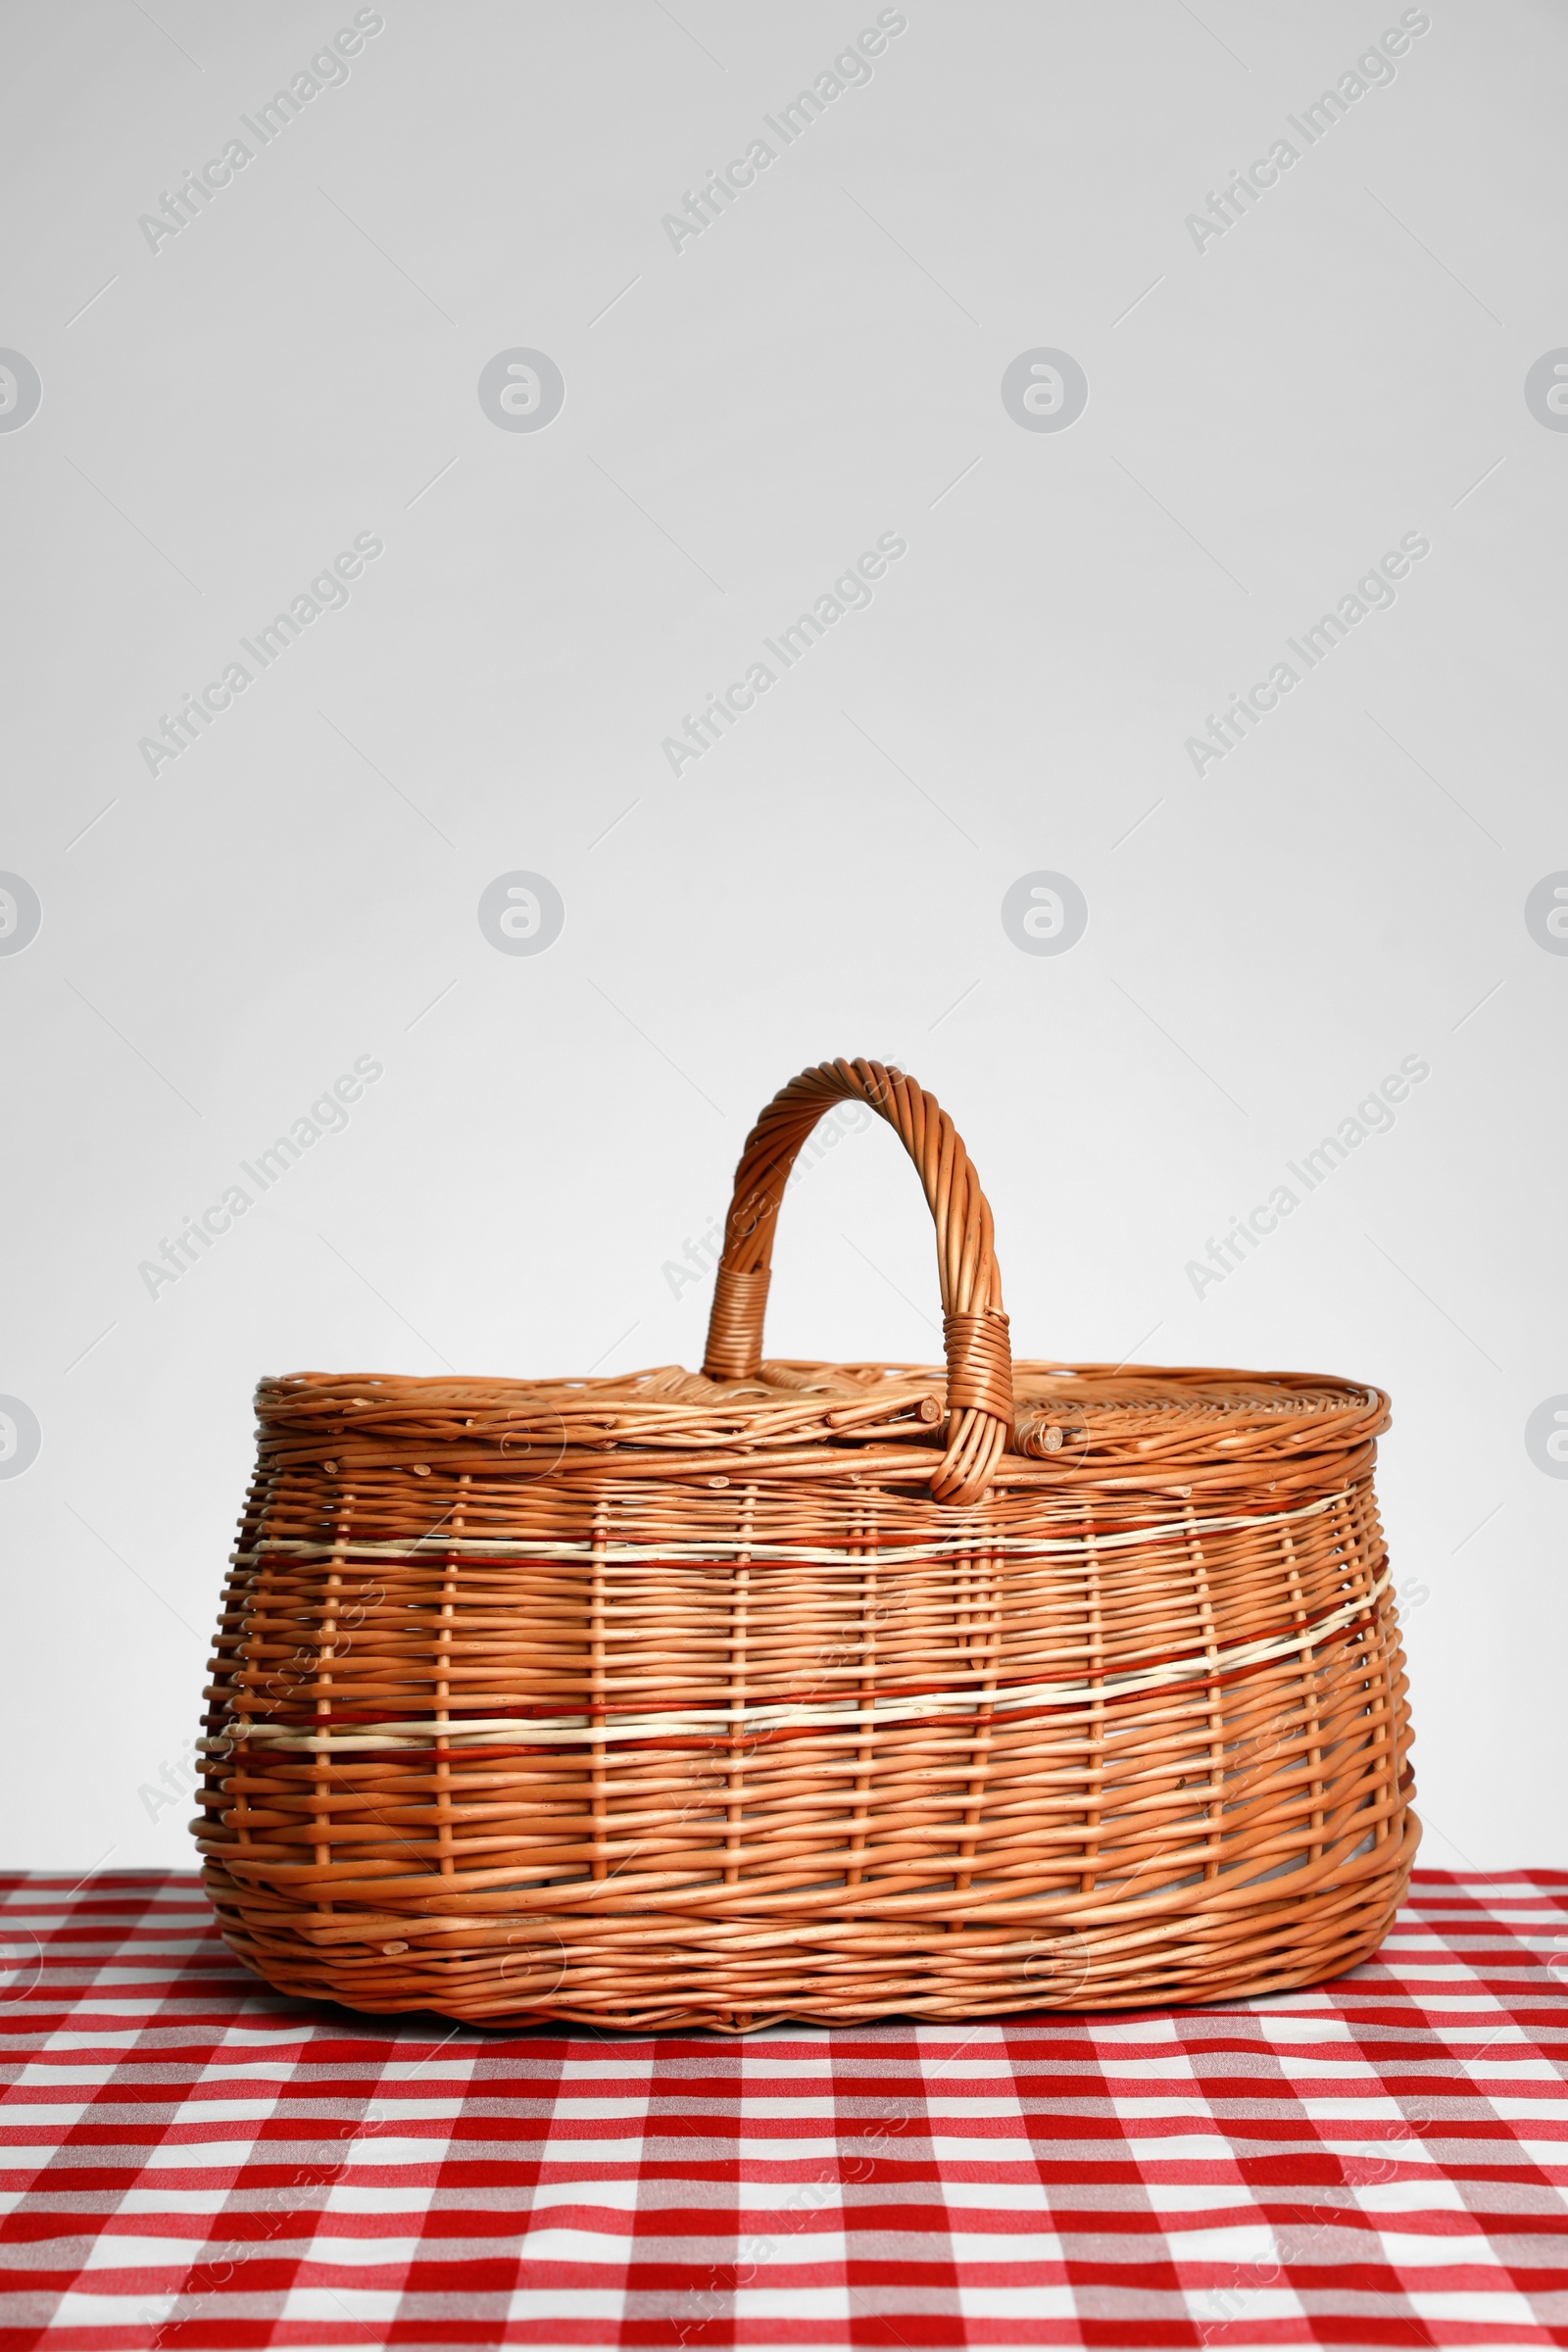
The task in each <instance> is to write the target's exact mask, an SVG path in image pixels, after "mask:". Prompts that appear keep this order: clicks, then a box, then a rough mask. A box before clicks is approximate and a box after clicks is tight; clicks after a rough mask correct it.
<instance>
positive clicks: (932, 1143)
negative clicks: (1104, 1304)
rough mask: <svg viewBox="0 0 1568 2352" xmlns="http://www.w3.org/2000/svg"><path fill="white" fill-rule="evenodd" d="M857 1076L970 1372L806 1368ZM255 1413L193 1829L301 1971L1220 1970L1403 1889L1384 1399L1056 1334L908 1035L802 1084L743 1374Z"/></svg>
mask: <svg viewBox="0 0 1568 2352" xmlns="http://www.w3.org/2000/svg"><path fill="white" fill-rule="evenodd" d="M839 1102H852V1103H862V1104H864V1105H865V1106H866V1107H867V1108H869V1109H870V1110H872V1111H874V1112H875V1113H876V1115H877V1116H878V1117H879V1118H881V1119H883V1120H885V1121H886V1123H887V1124H888V1126H889V1127H891V1128H892V1130H893V1131H894V1133H895V1134H896V1135H897V1136H898V1138H899V1140H900V1142H901V1143H902V1144H903V1145H904V1147H905V1150H906V1151H907V1153H908V1156H909V1158H910V1159H911V1160H912V1162H913V1164H914V1167H915V1169H916V1171H917V1173H918V1175H919V1179H920V1183H921V1186H922V1189H923V1191H924V1194H925V1198H926V1201H927V1204H928V1206H929V1208H930V1211H931V1216H932V1222H933V1226H934V1229H935V1234H936V1246H937V1248H936V1254H937V1274H938V1281H939V1287H940V1292H941V1298H942V1309H943V1337H944V1344H945V1348H946V1358H947V1360H946V1365H945V1367H943V1368H934V1367H931V1366H927V1365H914V1364H901V1363H855V1364H823V1363H814V1362H812V1363H792V1362H783V1361H779V1360H769V1359H767V1358H765V1357H764V1355H763V1351H762V1326H763V1317H764V1313H765V1308H766V1302H767V1288H768V1281H769V1269H770V1266H771V1263H772V1251H773V1243H774V1238H775V1233H776V1227H777V1221H778V1211H779V1206H780V1203H781V1201H782V1200H783V1198H784V1188H785V1185H786V1183H787V1181H788V1177H789V1173H790V1170H791V1168H792V1167H793V1165H794V1162H795V1158H796V1155H797V1153H798V1152H800V1150H801V1147H802V1145H803V1143H804V1142H805V1141H806V1138H807V1137H808V1135H809V1133H810V1130H811V1128H812V1126H813V1125H814V1123H815V1121H816V1120H817V1119H818V1118H819V1117H820V1116H821V1114H822V1112H823V1111H824V1110H825V1109H827V1108H828V1107H830V1106H831V1105H832V1104H833V1103H839ZM257 1411H258V1415H259V1418H260V1422H261V1446H260V1453H259V1459H258V1471H257V1478H256V1482H255V1485H254V1487H253V1489H252V1493H251V1498H250V1501H249V1503H248V1505H247V1510H246V1516H245V1519H244V1521H243V1523H242V1527H241V1533H240V1541H239V1545H238V1548H237V1549H236V1551H235V1554H234V1559H233V1566H232V1572H231V1575H230V1579H229V1585H228V1591H227V1593H226V1594H225V1599H224V1607H223V1614H222V1617H221V1623H220V1632H219V1640H218V1642H217V1646H216V1651H215V1656H214V1663H213V1679H212V1686H211V1690H210V1693H209V1697H210V1713H209V1716H208V1720H207V1733H208V1738H207V1743H206V1755H207V1767H206V1771H207V1781H206V1789H205V1793H204V1796H203V1799H202V1803H203V1809H204V1816H205V1818H204V1820H203V1822H202V1823H201V1825H200V1826H199V1838H200V1843H201V1847H202V1851H203V1853H204V1855H205V1857H206V1882H207V1886H208V1888H209V1890H210V1892H211V1895H212V1899H213V1902H214V1903H215V1905H216V1907H217V1909H218V1912H219V1916H220V1919H221V1924H222V1929H223V1934H224V1936H226V1938H227V1940H228V1942H229V1943H230V1945H231V1946H232V1948H233V1949H234V1950H235V1951H236V1952H237V1953H239V1955H240V1956H241V1957H242V1958H243V1959H244V1960H245V1961H246V1962H247V1963H248V1964H249V1965H250V1966H251V1967H253V1968H255V1969H257V1970H258V1971H259V1972H260V1974H261V1975H263V1976H264V1977H266V1978H267V1979H268V1980H269V1982H270V1983H271V1984H273V1985H277V1986H278V1987H280V1988H281V1989H282V1990H284V1991H286V1992H289V1993H295V1994H304V1995H315V1996H319V1997H322V1998H327V1999H335V2000H339V2001H343V2002H345V2003H347V2004H348V2005H350V2006H351V2007H354V2008H358V2009H365V2010H371V2011H392V2010H401V2009H434V2010H438V2011H440V2012H442V2013H444V2014H445V2015H447V2016H449V2017H455V2018H462V2019H466V2020H469V2021H471V2022H477V2023H491V2024H495V2025H498V2026H499V2025H505V2024H508V2023H518V2022H525V2021H527V2020H530V2019H540V2018H550V2019H557V2020H578V2021H582V2022H585V2023H588V2024H591V2025H595V2026H620V2027H629V2028H633V2029H636V2030H638V2031H646V2030H655V2031H658V2030H663V2029H673V2028H689V2027H693V2026H711V2027H714V2028H716V2029H718V2030H720V2031H724V2032H745V2031H748V2030H749V2029H750V2028H752V2027H754V2026H760V2025H764V2024H768V2023H771V2022H773V2021H774V2020H777V2019H780V2018H787V2017H799V2018H809V2019H816V2020H821V2021H827V2022H833V2021H844V2022H855V2021H860V2020H865V2019H870V2018H875V2017H883V2016H889V2015H896V2014H901V2013H902V2014H906V2015H908V2014H912V2015H916V2016H921V2017H929V2018H944V2019H959V2018H979V2017H986V2016H993V2015H1001V2014H1005V2013H1006V2012H1007V2011H1009V2010H1014V2009H1021V2008H1073V2007H1083V2008H1100V2007H1110V2006H1136V2005H1138V2004H1140V2003H1148V2002H1168V2001H1201V2000H1209V1999H1227V2000H1229V1999H1235V1998H1236V1997H1238V1996H1240V1995H1243V1994H1250V1993H1258V1992H1267V1991H1273V1990H1278V1989H1283V1988H1284V1987H1286V1986H1289V1985H1304V1984H1312V1983H1316V1982H1318V1981H1319V1980H1321V1979H1323V1978H1325V1977H1329V1976H1333V1975H1336V1974H1338V1973H1339V1972H1340V1971H1341V1970H1343V1969H1346V1968H1349V1967H1352V1966H1353V1965H1354V1964H1355V1963H1356V1962H1357V1961H1358V1960H1362V1959H1364V1958H1366V1957H1367V1955H1368V1954H1369V1953H1371V1952H1372V1951H1373V1950H1375V1949H1376V1947H1377V1944H1378V1942H1379V1940H1380V1938H1381V1937H1382V1936H1383V1934H1384V1931H1385V1929H1386V1928H1387V1926H1388V1923H1389V1920H1390V1918H1391V1917H1392V1915H1393V1912H1394V1909H1395V1906H1396V1905H1397V1902H1398V1900H1399V1898H1400V1896H1401V1894H1402V1893H1403V1890H1404V1887H1405V1883H1406V1880H1407V1878H1408V1875H1409V1869H1410V1862H1411V1858H1412V1856H1413V1854H1414V1852H1415V1847H1416V1840H1417V1838H1418V1835H1419V1832H1418V1827H1417V1824H1416V1821H1415V1817H1414V1815H1413V1814H1412V1813H1411V1811H1410V1810H1409V1797H1410V1777H1409V1772H1408V1767H1407V1764H1406V1753H1407V1750H1408V1746H1409V1740H1410V1730H1409V1715H1408V1709H1407V1706H1406V1703H1405V1683H1404V1673H1403V1661H1402V1658H1401V1656H1400V1652H1399V1645H1398V1632H1397V1624H1396V1620H1395V1612H1394V1600H1393V1593H1392V1586H1391V1577H1390V1570H1389V1564H1388V1555H1387V1551H1386V1548H1385V1545H1384V1542H1383V1535H1382V1530H1381V1528H1380V1526H1379V1523H1378V1517H1377V1506H1376V1502H1375V1499H1374V1496H1373V1488H1372V1473H1373V1461H1374V1455H1375V1452H1376V1439H1377V1437H1378V1435H1379V1433H1380V1432H1381V1431H1382V1430H1383V1429H1384V1428H1386V1427H1387V1424H1388V1398H1387V1397H1385V1396H1384V1395H1383V1394H1382V1392H1381V1391H1380V1390H1377V1389H1371V1388H1366V1387H1363V1386H1361V1385H1359V1384H1357V1383H1355V1382H1349V1381H1343V1380H1333V1379H1326V1378H1314V1377H1309V1376H1307V1375H1301V1374H1291V1373H1266V1374H1265V1373H1247V1372H1220V1371H1204V1370H1201V1369H1196V1370H1195V1369H1191V1368H1185V1369H1184V1368H1166V1369H1159V1368H1156V1367H1152V1366H1137V1365H1116V1366H1107V1365H1098V1364H1082V1365H1064V1364H1056V1363H1051V1362H1047V1361H1026V1362H1021V1363H1018V1364H1014V1363H1013V1361H1012V1358H1011V1352H1010V1347H1009V1339H1008V1324H1007V1317H1006V1315H1005V1311H1004V1309H1003V1302H1002V1279H1001V1275H1000V1273H999V1271H998V1267H997V1260H996V1253H995V1250H994V1247H993V1241H992V1226H991V1211H990V1208H989V1207H988V1205H987V1202H986V1199H985V1195H984V1194H983V1192H982V1191H981V1189H980V1185H979V1182H978V1179H977V1178H976V1176H975V1173H974V1170H973V1169H972V1168H971V1166H970V1164H969V1159H968V1154H967V1153H966V1152H965V1151H964V1148H963V1145H962V1142H961V1141H960V1139H959V1137H958V1135H957V1132H956V1129H955V1127H954V1125H953V1122H952V1120H951V1119H950V1118H949V1117H948V1116H947V1114H946V1113H945V1112H944V1111H943V1110H941V1108H940V1107H939V1106H938V1104H937V1103H935V1102H934V1101H933V1100H932V1098H931V1096H929V1095H927V1094H924V1093H922V1091H921V1090H920V1088H918V1087H917V1086H915V1085H914V1083H913V1082H912V1081H911V1080H910V1079H908V1078H907V1077H906V1076H905V1075H904V1074H903V1073H902V1072H900V1071H897V1070H890V1069H888V1068H886V1067H884V1065H883V1064H881V1063H880V1062H874V1061H854V1062H851V1061H837V1062H825V1063H823V1064H822V1065H821V1066H820V1067H819V1068H816V1069H811V1070H806V1071H803V1072H802V1074H801V1075H800V1077H798V1078H795V1079H792V1080H791V1082H790V1083H789V1085H788V1086H786V1087H785V1088H783V1090H782V1091H781V1092H780V1094H779V1095H778V1096H776V1097H775V1099H774V1101H773V1102H772V1103H769V1104H768V1106H767V1108H766V1109H765V1110H764V1111H763V1112H762V1114H761V1117H760V1119H759V1121H758V1123H757V1126H756V1127H755V1128H754V1130H753V1132H752V1134H751V1136H750V1138H749V1139H748V1141H747V1144H746V1148H745V1151H744V1152H743V1153H742V1156H741V1161H740V1165H739V1167H738V1169H737V1171H736V1178H735V1194H734V1200H733V1202H732V1205H731V1208H730V1212H729V1216H728V1219H727V1221H726V1225H725V1240H724V1251H723V1260H722V1263H721V1266H720V1268H719V1272H718V1276H717V1281H716V1284H715V1291H714V1299H713V1308H712V1318H711V1325H710V1330H709V1337H708V1348H707V1354H706V1357H705V1361H704V1369H703V1371H702V1372H701V1373H690V1372H684V1371H681V1370H680V1369H678V1368H675V1367H665V1368H664V1369H662V1370H659V1371H651V1372H643V1373H637V1374H634V1375H631V1376H628V1377H626V1378H622V1379H610V1380H562V1381H522V1380H498V1379H475V1380H466V1379H461V1378H457V1377H443V1378H441V1379H436V1380H407V1379H400V1378H390V1377H388V1378H382V1377H378V1376H368V1375H360V1376H357V1377H355V1378H352V1379H346V1378H338V1377H336V1376H334V1375H331V1374H325V1373H300V1374H296V1375H293V1376H291V1377H289V1378H287V1379H279V1380H267V1381H264V1382H263V1383H262V1385H261V1388H260V1390H259V1392H258V1396H257ZM355 1593H358V1594H359V1596H360V1597H359V1599H358V1600H357V1601H356V1600H355V1598H354V1595H355ZM351 1604H352V1605H351ZM288 1661H294V1662H293V1663H287V1662H288Z"/></svg>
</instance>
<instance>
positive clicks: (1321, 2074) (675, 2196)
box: [0, 1871, 1568, 2352]
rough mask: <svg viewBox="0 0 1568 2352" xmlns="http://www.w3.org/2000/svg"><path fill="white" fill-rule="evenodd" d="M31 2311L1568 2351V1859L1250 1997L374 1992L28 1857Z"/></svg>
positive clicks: (220, 2331) (643, 2341) (540, 2338)
mask: <svg viewBox="0 0 1568 2352" xmlns="http://www.w3.org/2000/svg"><path fill="white" fill-rule="evenodd" d="M0 1897H3V1902H4V1909H3V1912H0V1932H3V1936H4V1960H5V1970H4V1975H3V1978H0V1996H3V2005H0V2025H3V2026H4V2027H5V2028H6V2029H7V2030H8V2037H9V2045H10V2046H9V2050H8V2053H7V2058H6V2065H5V2091H4V2104H3V2111H0V2129H3V2137H4V2153H3V2156H0V2168H3V2176H4V2199H3V2205H0V2211H3V2213H4V2216H5V2221H4V2241H5V2243H4V2271H5V2276H4V2278H3V2280H0V2287H3V2308H0V2345H5V2346H11V2347H23V2346H30V2345H43V2346H46V2347H47V2348H48V2352H115V2348H116V2347H121V2346H123V2347H127V2348H132V2347H134V2348H140V2347H144V2346H145V2347H151V2346H169V2347H176V2346H177V2347H200V2346H214V2347H217V2346H235V2347H239V2346H247V2345H288V2346H293V2347H307V2346H313V2345H321V2346H342V2345H367V2344H368V2345H381V2344H431V2345H468V2344H473V2345H482V2344H528V2345H535V2346H563V2347H566V2346H571V2347H576V2346H583V2345H653V2346H658V2345H676V2346H681V2345H684V2346H688V2347H691V2352H701V2348H703V2347H710V2346H725V2345H732V2344H733V2345H744V2346H748V2347H751V2346H770V2345H779V2346H790V2347H795V2346H822V2345H876V2346H889V2347H893V2348H894V2352H897V2347H898V2346H900V2345H908V2346H917V2345H918V2346H932V2345H965V2344H988V2345H991V2344H997V2345H1001V2344H1099V2345H1105V2346H1110V2347H1114V2348H1117V2352H1119V2348H1120V2347H1132V2346H1138V2345H1183V2344H1212V2345H1218V2346H1224V2347H1228V2348H1230V2352H1240V2348H1241V2347H1244V2346H1252V2345H1259V2346H1261V2345H1282V2344H1283V2345H1290V2344H1335V2345H1340V2346H1346V2345H1351V2346H1353V2345H1360V2344H1367V2345H1372V2344H1376V2345H1389V2344H1392V2345H1419V2344H1471V2345H1484V2346H1492V2345H1503V2344H1568V2200H1565V2195H1564V2188H1565V2184H1568V2091H1565V2084H1564V2065H1565V2061H1568V2033H1565V2031H1564V2029H1565V2026H1568V2008H1565V1988H1568V1873H1559V1872H1545V1871H1534V1872H1524V1873H1509V1874H1505V1875H1500V1876H1492V1877H1485V1878H1482V1877H1468V1878H1457V1877H1452V1876H1449V1875H1448V1874H1446V1873H1444V1872H1441V1871H1424V1872H1421V1873H1418V1874H1417V1885H1416V1887H1415V1890H1414V1893H1413V1895H1412V1898H1411V1900H1410V1903H1409V1905H1408V1906H1407V1908H1406V1909H1405V1911H1404V1912H1403V1913H1402V1914H1401V1916H1400V1919H1399V1921H1398V1923H1397V1926H1396V1928H1395V1930H1394V1933H1393V1935H1392V1936H1391V1937H1390V1939H1389V1942H1388V1943H1387V1945H1386V1946H1385V1948H1384V1951H1383V1953H1382V1955H1381V1957H1380V1958H1379V1959H1378V1960H1377V1961H1375V1962H1373V1963H1372V1964H1371V1965H1369V1966H1367V1967H1365V1968H1361V1969H1358V1970H1357V1971H1356V1972H1355V1974H1354V1975H1353V1976H1349V1977H1345V1978H1342V1979H1340V1981H1339V1982H1338V1983H1337V1984H1334V1985H1328V1986H1325V1987H1324V1988H1322V1989H1320V1990H1317V1991H1311V1992H1302V1993H1292V1994H1288V1995H1285V1996H1282V1997H1276V1998H1274V1999H1269V2000H1260V2001H1242V2002H1234V2003H1228V2004H1225V2005H1222V2006H1219V2007H1215V2008H1209V2009H1185V2010H1182V2009H1176V2010H1169V2009H1162V2010H1149V2011H1145V2012H1143V2013H1139V2014H1125V2013H1124V2014H1114V2015H1113V2014H1102V2015H1099V2016H1094V2017H1083V2018H1078V2017H1071V2018H1056V2019H1040V2018H1025V2019H1021V2020H1018V2021H1016V2022H1013V2021H1005V2022H1003V2023H1001V2024H995V2023H993V2024H986V2025H980V2026H973V2027H963V2026H959V2027H944V2026H911V2025H889V2026H883V2027H876V2028H845V2029H843V2030H839V2031H829V2032H823V2031H820V2030H810V2031H807V2030H799V2029H792V2028H788V2027H780V2028H778V2029H776V2030H774V2031H772V2032H769V2033H765V2034H758V2035H757V2036H756V2037H755V2038H752V2039H745V2040H727V2039H720V2038H718V2037H716V2036H699V2035H692V2036H670V2037H667V2038H665V2037H654V2038H649V2039H640V2038H637V2037H634V2036H631V2035H600V2034H592V2033H588V2032H572V2033H570V2034H562V2033H559V2032H554V2031H544V2030H541V2029H533V2030H531V2031H529V2032H526V2033H522V2034H480V2033H476V2032H474V2031H473V2030H471V2029H470V2028H467V2027H463V2028H457V2029H452V2028H449V2027H448V2026H447V2025H446V2024H445V2022H444V2021H441V2020H431V2019H428V2018H419V2019H396V2020H391V2021H386V2022H383V2021H379V2020H375V2019H368V2018H356V2017H354V2016H351V2015H350V2014H349V2013H348V2012H347V2011H344V2010H337V2009H328V2008H325V2007H313V2006H311V2005H309V2004H306V2003H304V2002H299V2001H293V2000H285V1999H282V1998H280V1997H278V1996H277V1995H275V1994H273V1993H271V1992H270V1991H269V1990H267V1989H266V1988H265V1987H264V1986H262V1985H258V1984H257V1982H256V1981H255V1979H253V1978H251V1977H249V1976H247V1975H246V1974H245V1973H244V1971H243V1970H241V1969H240V1968H239V1967H238V1966H237V1965H236V1964H235V1963H234V1962H233V1961H231V1960H230V1959H229V1957H228V1955H227V1954H226V1952H225V1951H224V1949H223V1946H222V1944H221V1942H220V1940H219V1938H218V1936H217V1935H216V1934H215V1933H214V1931H213V1927H212V1923H211V1920H210V1917H209V1914H208V1912H207V1909H206V1907H205V1905H204V1903H203V1901H202V1898H201V1895H200V1893H199V1891H198V1889H197V1887H196V1885H195V1883H194V1881H193V1880H191V1879H188V1878H185V1877H176V1876H172V1875H164V1874H155V1873H141V1872H134V1873H123V1874H122V1873H105V1874H102V1875H99V1876H97V1877H95V1878H92V1879H89V1880H88V1881H87V1882H86V1883H85V1884H83V1885H82V1886H79V1887H73V1886H72V1885H71V1882H70V1881H69V1879H65V1878H51V1877H41V1876H31V1877H11V1878H8V1879H0Z"/></svg>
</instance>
